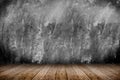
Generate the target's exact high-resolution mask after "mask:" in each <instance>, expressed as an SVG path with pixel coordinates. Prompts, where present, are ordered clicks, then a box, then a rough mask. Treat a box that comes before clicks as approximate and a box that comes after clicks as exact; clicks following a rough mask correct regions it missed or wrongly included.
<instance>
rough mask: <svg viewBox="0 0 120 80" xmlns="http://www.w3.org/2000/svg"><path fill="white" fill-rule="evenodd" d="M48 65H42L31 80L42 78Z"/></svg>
mask: <svg viewBox="0 0 120 80" xmlns="http://www.w3.org/2000/svg"><path fill="white" fill-rule="evenodd" d="M49 68H50V65H44V66H43V68H42V70H40V72H39V73H38V74H37V75H36V76H35V77H34V78H33V79H32V80H44V76H45V75H46V73H47V72H48V70H49Z"/></svg>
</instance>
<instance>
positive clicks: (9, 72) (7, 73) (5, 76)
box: [0, 65, 23, 80]
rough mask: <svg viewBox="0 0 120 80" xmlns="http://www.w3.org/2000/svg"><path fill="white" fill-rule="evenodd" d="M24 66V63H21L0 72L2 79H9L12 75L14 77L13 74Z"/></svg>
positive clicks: (0, 78) (0, 79)
mask: <svg viewBox="0 0 120 80" xmlns="http://www.w3.org/2000/svg"><path fill="white" fill-rule="evenodd" d="M22 67H23V65H19V66H16V67H14V68H12V69H9V70H6V71H4V72H1V73H0V80H4V79H6V80H9V79H10V77H12V75H14V74H15V73H17V72H18V71H20V70H21V69H22Z"/></svg>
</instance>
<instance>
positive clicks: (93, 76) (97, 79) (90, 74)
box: [78, 65, 102, 80]
mask: <svg viewBox="0 0 120 80" xmlns="http://www.w3.org/2000/svg"><path fill="white" fill-rule="evenodd" d="M78 67H79V68H80V69H81V70H82V71H83V72H84V73H85V74H86V75H87V76H88V77H89V78H90V79H91V80H102V79H101V78H100V77H99V76H97V75H96V74H94V73H93V72H92V71H91V70H89V69H88V67H86V66H84V65H78Z"/></svg>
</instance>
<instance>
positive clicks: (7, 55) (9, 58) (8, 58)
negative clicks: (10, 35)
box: [0, 42, 32, 64]
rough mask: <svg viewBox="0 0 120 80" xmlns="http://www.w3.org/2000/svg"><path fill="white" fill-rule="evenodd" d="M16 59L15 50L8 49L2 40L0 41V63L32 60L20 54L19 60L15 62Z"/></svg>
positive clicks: (29, 61) (28, 61)
mask: <svg viewBox="0 0 120 80" xmlns="http://www.w3.org/2000/svg"><path fill="white" fill-rule="evenodd" d="M15 54H16V55H15ZM16 59H17V52H15V51H12V50H10V49H9V48H8V47H7V46H5V45H4V44H3V43H2V42H0V64H9V63H11V64H14V63H31V62H32V61H31V60H28V59H27V58H25V57H24V56H21V58H20V61H19V62H17V61H16Z"/></svg>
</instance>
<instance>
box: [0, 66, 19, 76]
mask: <svg viewBox="0 0 120 80" xmlns="http://www.w3.org/2000/svg"><path fill="white" fill-rule="evenodd" d="M17 66H19V65H13V64H11V65H3V66H1V67H0V74H1V72H4V71H7V70H10V69H12V68H15V67H17Z"/></svg>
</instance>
